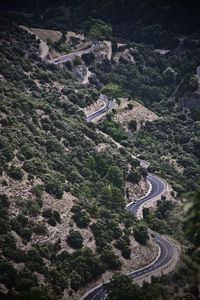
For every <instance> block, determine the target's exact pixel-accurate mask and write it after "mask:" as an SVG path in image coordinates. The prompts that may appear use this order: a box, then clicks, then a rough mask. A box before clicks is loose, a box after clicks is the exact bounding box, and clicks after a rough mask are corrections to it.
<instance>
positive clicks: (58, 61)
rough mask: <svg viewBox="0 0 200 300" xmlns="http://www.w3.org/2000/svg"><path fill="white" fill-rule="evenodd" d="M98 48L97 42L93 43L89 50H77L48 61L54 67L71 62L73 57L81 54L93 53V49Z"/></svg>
mask: <svg viewBox="0 0 200 300" xmlns="http://www.w3.org/2000/svg"><path fill="white" fill-rule="evenodd" d="M99 46H100V44H99V42H93V43H92V46H91V47H90V48H87V49H84V50H79V51H74V52H71V53H69V54H65V55H63V56H59V57H57V58H54V59H52V60H51V61H49V63H52V64H54V65H59V64H63V63H65V62H67V61H70V60H72V59H73V58H74V57H75V56H81V55H82V54H86V53H90V52H92V51H94V50H95V49H98V48H99Z"/></svg>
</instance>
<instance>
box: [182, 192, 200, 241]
mask: <svg viewBox="0 0 200 300" xmlns="http://www.w3.org/2000/svg"><path fill="white" fill-rule="evenodd" d="M189 198H190V201H188V203H187V204H186V206H185V224H184V227H185V229H186V235H187V237H188V239H189V240H190V241H191V242H192V243H193V244H194V245H195V246H196V247H199V245H200V226H199V217H200V192H197V193H196V194H193V195H191V196H190V197H189Z"/></svg>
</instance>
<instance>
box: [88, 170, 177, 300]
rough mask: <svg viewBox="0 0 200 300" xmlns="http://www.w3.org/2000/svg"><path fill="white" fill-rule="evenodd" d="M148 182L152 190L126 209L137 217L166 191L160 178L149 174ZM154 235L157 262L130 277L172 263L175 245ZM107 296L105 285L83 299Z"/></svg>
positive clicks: (139, 275) (100, 299)
mask: <svg viewBox="0 0 200 300" xmlns="http://www.w3.org/2000/svg"><path fill="white" fill-rule="evenodd" d="M147 180H148V181H149V183H150V189H149V191H148V193H147V194H146V195H145V196H144V197H142V198H140V199H138V200H137V201H134V202H132V203H130V204H129V205H128V206H127V207H126V209H127V210H128V211H130V212H131V213H134V214H135V215H136V214H137V211H138V209H139V207H140V206H141V205H142V204H144V203H145V202H147V201H149V200H151V199H153V198H154V197H156V196H160V195H161V194H162V193H163V192H164V191H165V189H166V183H165V182H164V181H163V180H162V179H161V178H159V177H158V176H155V175H153V174H149V175H148V177H147ZM153 234H154V240H155V242H156V244H157V245H158V247H159V249H160V251H159V255H158V257H157V258H156V259H155V261H153V262H152V263H151V264H150V265H148V266H146V267H144V268H141V269H139V270H136V271H133V272H131V273H129V274H128V275H129V276H130V277H131V278H133V279H135V278H139V277H142V276H145V275H148V274H150V273H152V272H154V271H156V270H158V269H160V268H161V267H163V266H166V265H167V264H168V263H169V262H170V261H171V259H172V258H173V256H174V254H175V248H174V245H173V244H172V243H171V242H170V241H169V240H168V239H167V238H165V237H163V236H161V235H160V234H158V233H156V232H153ZM105 296H106V289H105V287H104V286H103V285H101V286H98V287H97V288H96V289H93V290H91V292H89V293H88V294H87V295H86V296H85V297H84V298H83V299H84V300H103V299H104V298H105Z"/></svg>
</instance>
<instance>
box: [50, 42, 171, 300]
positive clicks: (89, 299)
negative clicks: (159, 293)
mask: <svg viewBox="0 0 200 300" xmlns="http://www.w3.org/2000/svg"><path fill="white" fill-rule="evenodd" d="M97 48H99V43H98V42H97V43H93V45H92V47H91V48H88V49H85V50H82V51H76V52H74V53H70V54H67V55H64V56H62V57H59V58H56V59H54V60H52V61H51V63H54V64H61V63H64V62H66V61H68V60H71V59H72V58H73V57H74V56H75V55H78V56H81V55H82V54H83V53H89V52H91V51H93V50H94V49H97ZM99 99H100V100H102V101H103V102H104V106H103V107H102V108H100V109H99V110H98V111H95V112H94V113H92V114H90V115H87V116H86V121H87V122H91V121H93V120H94V119H95V118H96V117H97V116H100V115H101V114H103V113H105V112H106V111H108V110H110V109H112V108H113V107H114V104H115V100H114V99H112V100H109V98H108V97H107V96H106V95H103V94H101V95H100V97H99ZM140 164H141V166H143V167H145V166H148V163H147V162H145V161H142V160H140ZM147 180H148V182H149V186H150V188H149V191H148V193H147V194H146V195H145V196H143V197H142V198H140V199H137V200H136V201H133V202H131V203H130V204H128V205H127V207H126V209H127V210H128V211H130V212H131V213H133V214H135V215H137V211H138V209H139V208H140V206H141V205H143V204H144V203H145V202H148V201H150V200H152V199H153V198H154V197H157V196H160V195H161V194H162V193H163V192H164V191H165V189H166V183H165V181H163V180H162V179H161V178H159V177H158V176H155V175H153V174H150V173H149V174H148V176H147ZM153 234H154V239H155V242H156V243H157V245H158V247H159V249H160V251H159V255H158V257H157V258H156V259H155V260H154V261H153V262H152V263H151V264H149V265H148V266H146V267H144V268H141V269H139V270H136V271H133V272H131V273H129V274H128V275H129V276H130V277H131V278H133V279H135V278H139V277H142V276H145V275H148V274H150V273H152V272H153V271H156V270H158V269H160V268H161V267H163V266H166V265H167V264H168V263H169V262H170V260H171V259H172V258H173V256H174V255H175V248H174V245H173V244H172V243H171V242H170V241H169V240H168V239H167V238H165V237H163V236H161V235H160V234H158V233H156V232H153ZM105 296H106V289H105V287H104V285H103V284H102V285H100V286H98V287H96V288H94V289H92V290H91V291H89V292H88V293H87V294H86V295H85V297H83V298H82V299H84V300H103V299H105Z"/></svg>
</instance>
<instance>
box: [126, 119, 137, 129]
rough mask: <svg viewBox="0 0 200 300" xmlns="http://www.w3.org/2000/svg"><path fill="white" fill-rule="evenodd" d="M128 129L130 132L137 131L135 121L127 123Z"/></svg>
mask: <svg viewBox="0 0 200 300" xmlns="http://www.w3.org/2000/svg"><path fill="white" fill-rule="evenodd" d="M128 128H129V129H130V130H133V131H136V130H137V122H136V121H135V120H130V121H129V123H128Z"/></svg>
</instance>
